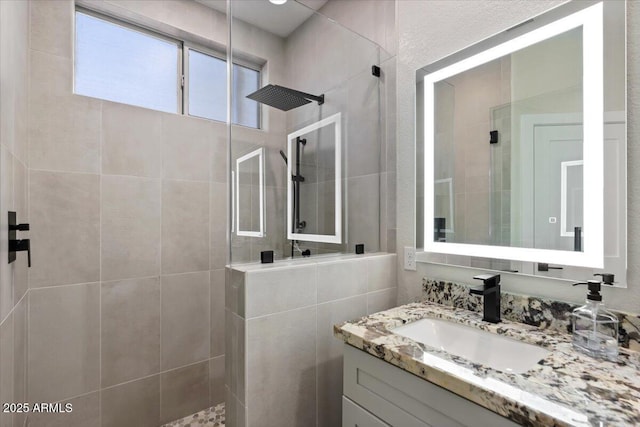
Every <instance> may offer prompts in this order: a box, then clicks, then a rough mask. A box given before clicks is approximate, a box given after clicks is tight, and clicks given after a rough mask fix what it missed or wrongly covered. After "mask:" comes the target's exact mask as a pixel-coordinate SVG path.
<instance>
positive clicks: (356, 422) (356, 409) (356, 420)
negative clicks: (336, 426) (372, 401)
mask: <svg viewBox="0 0 640 427" xmlns="http://www.w3.org/2000/svg"><path fill="white" fill-rule="evenodd" d="M342 427H390V426H389V424H387V423H385V422H383V421H382V420H381V419H379V418H377V417H376V416H375V415H373V414H372V413H371V412H369V411H367V410H365V409H363V408H362V407H360V406H358V405H357V404H355V403H353V402H352V401H351V400H349V399H348V398H346V397H344V396H342Z"/></svg>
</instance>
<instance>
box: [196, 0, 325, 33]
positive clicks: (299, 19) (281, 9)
mask: <svg viewBox="0 0 640 427" xmlns="http://www.w3.org/2000/svg"><path fill="white" fill-rule="evenodd" d="M196 1H197V2H198V3H202V4H204V5H205V6H208V7H210V8H212V9H215V10H218V11H220V12H223V13H226V10H227V2H226V0H196ZM326 2H327V0H302V1H301V2H300V3H304V4H305V5H306V6H307V7H305V6H303V5H302V4H300V3H299V2H297V1H295V0H289V1H288V2H286V3H285V4H283V5H274V4H272V3H270V2H269V0H235V1H232V7H233V16H234V17H236V18H238V19H240V20H242V21H245V22H247V23H249V24H252V25H254V26H256V27H258V28H261V29H263V30H265V31H268V32H270V33H273V34H277V35H278V36H280V37H284V38H286V37H288V36H289V34H291V33H292V32H293V30H295V29H296V28H298V26H299V25H300V24H302V23H303V22H304V21H306V20H307V19H308V18H309V17H310V16H311V15H312V14H313V11H314V10H318V9H320V8H321V7H322V6H323V5H324V4H325V3H326Z"/></svg>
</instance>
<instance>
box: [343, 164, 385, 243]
mask: <svg viewBox="0 0 640 427" xmlns="http://www.w3.org/2000/svg"><path fill="white" fill-rule="evenodd" d="M379 189H380V176H379V174H372V175H366V176H358V177H355V178H349V179H348V180H347V194H348V198H349V200H348V202H347V203H348V214H349V217H348V218H347V230H349V237H348V241H349V242H351V243H353V244H355V243H364V247H365V249H367V250H377V248H378V247H379V245H380V233H379V231H378V230H379V228H380V206H379ZM372 230H373V231H372Z"/></svg>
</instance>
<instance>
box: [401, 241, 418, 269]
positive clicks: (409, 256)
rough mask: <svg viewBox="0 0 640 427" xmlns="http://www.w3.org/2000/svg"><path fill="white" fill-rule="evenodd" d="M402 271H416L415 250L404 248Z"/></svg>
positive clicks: (408, 247)
mask: <svg viewBox="0 0 640 427" xmlns="http://www.w3.org/2000/svg"><path fill="white" fill-rule="evenodd" d="M404 269H405V270H411V271H416V248H414V247H411V246H405V247H404Z"/></svg>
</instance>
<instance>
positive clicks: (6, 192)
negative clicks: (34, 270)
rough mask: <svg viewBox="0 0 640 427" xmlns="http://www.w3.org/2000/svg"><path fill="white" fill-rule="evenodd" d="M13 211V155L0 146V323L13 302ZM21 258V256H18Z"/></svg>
mask: <svg viewBox="0 0 640 427" xmlns="http://www.w3.org/2000/svg"><path fill="white" fill-rule="evenodd" d="M10 210H13V155H12V154H11V153H10V152H9V150H8V149H7V148H6V147H4V146H0V213H1V214H2V215H1V216H0V230H3V231H2V233H0V258H1V259H2V260H4V262H3V263H2V264H0V322H1V321H2V320H3V319H4V318H5V317H6V316H7V314H9V312H10V311H11V309H12V308H13V302H14V281H13V269H14V267H13V265H11V264H8V263H7V261H6V259H7V258H8V256H9V236H8V234H7V231H6V230H7V229H8V227H9V225H8V217H7V213H6V212H7V211H10ZM19 255H20V256H23V254H19Z"/></svg>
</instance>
